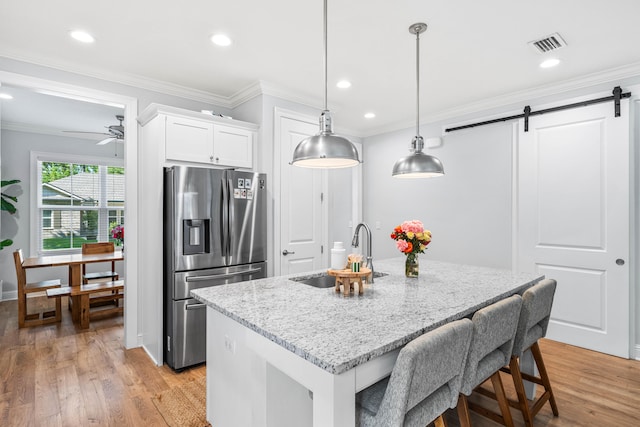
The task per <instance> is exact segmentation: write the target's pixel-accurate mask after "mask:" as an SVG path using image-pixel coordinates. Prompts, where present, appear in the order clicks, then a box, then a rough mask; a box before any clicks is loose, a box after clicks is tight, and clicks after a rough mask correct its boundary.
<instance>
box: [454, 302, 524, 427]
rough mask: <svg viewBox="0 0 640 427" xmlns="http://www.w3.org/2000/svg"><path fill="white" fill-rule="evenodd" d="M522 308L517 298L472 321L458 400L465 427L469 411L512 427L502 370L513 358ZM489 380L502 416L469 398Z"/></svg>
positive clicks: (475, 317)
mask: <svg viewBox="0 0 640 427" xmlns="http://www.w3.org/2000/svg"><path fill="white" fill-rule="evenodd" d="M521 305H522V298H520V296H519V295H514V296H512V297H509V298H506V299H503V300H501V301H498V302H497V303H495V304H492V305H490V306H489V307H485V308H483V309H481V310H478V311H477V312H476V313H475V314H474V315H473V318H472V319H471V320H472V322H473V337H472V338H471V346H470V348H469V356H468V358H467V365H466V368H465V371H464V377H463V379H462V386H461V388H460V399H459V400H458V416H459V417H460V425H461V426H462V427H465V426H470V425H471V420H470V417H469V408H471V409H473V410H474V411H476V412H478V413H480V414H482V415H485V416H487V417H489V418H492V419H494V420H496V421H498V422H500V423H502V424H504V425H507V426H513V419H512V418H511V412H510V411H509V403H508V402H507V397H506V395H505V393H504V387H503V386H502V380H501V379H500V368H502V367H503V366H505V365H506V364H507V363H508V362H509V359H510V358H511V352H512V349H513V342H514V339H515V335H516V327H517V325H518V318H519V316H520V307H521ZM488 379H491V382H492V384H493V388H494V391H495V393H496V397H497V400H498V404H499V405H500V411H501V413H502V415H498V414H495V413H493V412H491V411H486V410H484V408H482V407H480V406H477V405H474V404H471V403H469V402H468V400H467V396H470V395H471V393H472V392H473V390H474V389H475V388H476V387H478V386H479V385H480V384H482V383H483V382H485V381H486V380H488Z"/></svg>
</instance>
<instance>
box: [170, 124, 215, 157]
mask: <svg viewBox="0 0 640 427" xmlns="http://www.w3.org/2000/svg"><path fill="white" fill-rule="evenodd" d="M166 124H167V126H166V141H165V149H166V158H167V160H169V159H170V160H182V161H186V162H198V163H211V162H212V161H213V123H208V122H204V121H200V120H194V119H189V118H186V117H174V116H167V122H166Z"/></svg>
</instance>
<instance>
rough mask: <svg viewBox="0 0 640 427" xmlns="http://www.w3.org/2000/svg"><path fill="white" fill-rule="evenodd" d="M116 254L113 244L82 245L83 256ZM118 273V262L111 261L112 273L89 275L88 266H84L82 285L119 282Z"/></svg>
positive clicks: (100, 272) (102, 272) (101, 272)
mask: <svg viewBox="0 0 640 427" xmlns="http://www.w3.org/2000/svg"><path fill="white" fill-rule="evenodd" d="M112 252H115V246H114V244H113V242H98V243H84V244H83V245H82V255H96V254H108V253H112ZM118 278H119V277H118V273H117V272H116V262H115V261H111V271H99V272H95V273H87V265H86V264H82V283H85V284H86V283H89V282H92V281H104V280H108V281H114V280H118Z"/></svg>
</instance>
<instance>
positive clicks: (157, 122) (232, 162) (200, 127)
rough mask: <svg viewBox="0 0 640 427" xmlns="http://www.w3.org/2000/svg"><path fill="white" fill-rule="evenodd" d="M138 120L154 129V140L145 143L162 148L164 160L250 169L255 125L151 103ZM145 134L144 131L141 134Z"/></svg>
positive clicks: (255, 133)
mask: <svg viewBox="0 0 640 427" xmlns="http://www.w3.org/2000/svg"><path fill="white" fill-rule="evenodd" d="M138 121H139V122H140V124H141V125H142V126H143V128H144V127H147V126H156V127H157V131H156V132H154V133H153V135H155V138H158V139H163V140H162V141H147V143H152V144H154V145H156V146H158V148H160V147H159V146H163V148H164V156H162V157H164V159H165V160H166V161H178V162H189V163H200V164H202V163H206V164H209V165H215V166H223V167H234V168H245V169H252V168H253V150H254V145H255V143H256V139H257V130H258V126H257V125H255V124H253V123H248V122H242V121H239V120H231V119H225V118H221V117H215V116H211V115H207V114H203V113H198V112H194V111H189V110H184V109H181V108H175V107H168V106H163V105H158V104H151V105H150V106H149V107H147V108H146V109H145V110H144V111H143V112H142V114H141V115H140V117H138ZM143 134H145V132H143Z"/></svg>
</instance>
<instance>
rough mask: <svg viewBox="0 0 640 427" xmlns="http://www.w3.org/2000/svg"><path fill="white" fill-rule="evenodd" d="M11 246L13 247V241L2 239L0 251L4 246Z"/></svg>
mask: <svg viewBox="0 0 640 427" xmlns="http://www.w3.org/2000/svg"><path fill="white" fill-rule="evenodd" d="M11 245H13V240H11V239H4V240H3V241H1V242H0V250H2V249H4V247H5V246H11Z"/></svg>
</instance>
